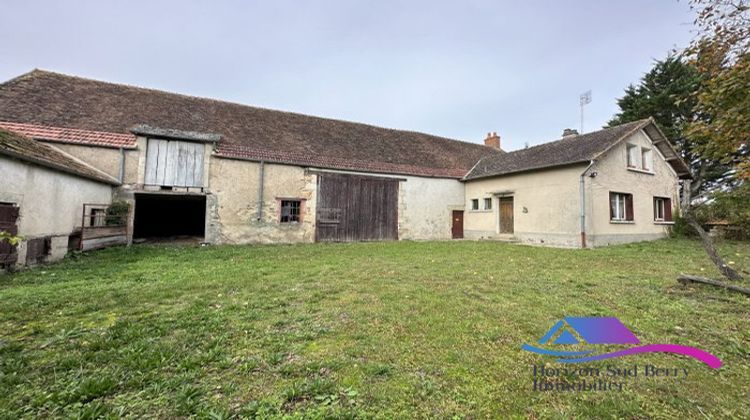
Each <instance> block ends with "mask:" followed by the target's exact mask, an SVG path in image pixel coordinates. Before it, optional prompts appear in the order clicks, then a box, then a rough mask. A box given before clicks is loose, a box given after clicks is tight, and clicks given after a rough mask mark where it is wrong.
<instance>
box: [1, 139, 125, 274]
mask: <svg viewBox="0 0 750 420" xmlns="http://www.w3.org/2000/svg"><path fill="white" fill-rule="evenodd" d="M0 173H1V174H2V176H1V177H0V231H4V232H6V233H7V234H9V235H12V236H13V237H20V238H21V241H20V243H19V244H18V246H12V245H11V244H10V243H9V241H7V240H6V241H0V269H7V268H12V267H14V266H16V265H34V264H37V263H41V262H47V261H55V260H58V259H60V258H62V257H63V256H65V254H67V252H68V251H69V250H71V249H81V246H82V244H87V245H88V246H89V248H92V247H96V246H98V245H100V244H103V243H110V244H111V243H124V241H125V231H124V230H123V229H118V227H114V226H113V225H112V224H110V225H109V226H107V225H106V223H105V222H106V220H104V218H103V214H102V215H101V216H98V215H97V210H103V209H106V208H107V207H108V206H109V205H110V204H111V202H112V194H113V189H114V188H116V187H117V185H118V182H117V180H115V179H114V178H112V177H110V176H108V175H106V174H104V173H102V172H100V171H98V170H96V169H94V168H92V167H91V166H89V165H86V164H85V163H83V162H81V161H80V160H78V159H75V158H73V157H72V156H70V155H67V154H65V153H63V152H61V151H59V150H57V149H55V148H53V147H49V146H47V145H44V144H42V143H41V142H38V141H35V140H32V139H30V138H28V137H25V136H22V135H18V134H16V133H12V132H10V131H6V130H2V129H0Z"/></svg>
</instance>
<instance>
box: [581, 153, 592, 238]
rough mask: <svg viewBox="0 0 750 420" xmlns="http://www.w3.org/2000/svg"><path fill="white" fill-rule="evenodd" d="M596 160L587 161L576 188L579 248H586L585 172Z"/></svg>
mask: <svg viewBox="0 0 750 420" xmlns="http://www.w3.org/2000/svg"><path fill="white" fill-rule="evenodd" d="M595 162H596V161H595V160H592V161H591V162H589V166H587V167H586V169H584V171H583V172H581V176H580V178H579V182H578V190H579V193H580V195H581V203H580V206H581V248H586V173H587V172H588V171H589V169H591V167H592V166H594V163H595Z"/></svg>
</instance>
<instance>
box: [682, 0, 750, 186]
mask: <svg viewBox="0 0 750 420" xmlns="http://www.w3.org/2000/svg"><path fill="white" fill-rule="evenodd" d="M690 4H691V6H692V8H693V9H695V10H696V12H697V18H696V21H695V24H696V27H697V28H698V36H697V37H696V39H695V41H694V42H693V44H692V45H691V46H690V48H689V49H688V53H689V54H690V56H691V59H692V63H693V65H694V66H695V67H696V68H697V69H698V71H700V72H701V74H704V75H705V81H704V83H702V84H701V86H700V89H699V91H698V94H697V97H696V99H697V100H696V105H695V111H696V113H697V114H698V116H699V118H696V119H695V120H694V121H693V122H692V123H691V124H690V125H689V126H688V128H687V134H688V135H689V136H691V137H693V138H695V139H699V140H700V147H698V148H697V150H698V151H699V152H700V153H701V154H702V155H703V156H704V157H705V158H707V159H714V160H716V161H720V162H722V163H724V164H728V165H731V167H732V168H733V169H734V171H735V172H734V175H735V176H736V178H737V179H740V180H745V181H747V180H750V4H749V2H748V1H747V0H691V1H690Z"/></svg>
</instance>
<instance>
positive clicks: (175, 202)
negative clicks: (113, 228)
mask: <svg viewBox="0 0 750 420" xmlns="http://www.w3.org/2000/svg"><path fill="white" fill-rule="evenodd" d="M133 225H134V226H133V238H134V239H141V240H143V239H147V240H182V239H194V240H196V241H202V240H203V238H204V236H205V226H206V197H205V196H202V195H170V194H136V196H135V220H134V223H133Z"/></svg>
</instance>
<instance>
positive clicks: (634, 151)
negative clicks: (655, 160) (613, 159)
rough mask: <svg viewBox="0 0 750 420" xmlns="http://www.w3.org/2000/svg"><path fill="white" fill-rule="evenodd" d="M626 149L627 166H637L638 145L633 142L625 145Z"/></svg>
mask: <svg viewBox="0 0 750 420" xmlns="http://www.w3.org/2000/svg"><path fill="white" fill-rule="evenodd" d="M627 151H628V168H637V167H638V146H636V145H634V144H628V145H627Z"/></svg>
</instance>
